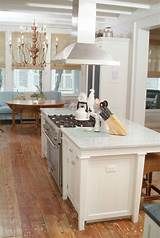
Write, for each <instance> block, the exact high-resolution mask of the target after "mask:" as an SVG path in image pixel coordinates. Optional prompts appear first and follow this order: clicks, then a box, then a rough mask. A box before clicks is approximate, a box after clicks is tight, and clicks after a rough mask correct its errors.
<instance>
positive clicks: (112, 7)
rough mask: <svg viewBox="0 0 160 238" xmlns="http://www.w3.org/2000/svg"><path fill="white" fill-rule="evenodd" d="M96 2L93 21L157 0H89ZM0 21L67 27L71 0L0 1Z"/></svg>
mask: <svg viewBox="0 0 160 238" xmlns="http://www.w3.org/2000/svg"><path fill="white" fill-rule="evenodd" d="M93 1H96V2H97V21H99V22H102V23H103V22H104V23H105V22H106V19H107V21H108V19H110V20H113V19H117V17H119V16H120V15H131V14H132V13H133V12H134V11H136V10H137V9H139V8H142V9H146V11H147V9H148V8H149V7H150V6H151V5H153V4H155V3H157V2H158V3H159V2H160V0H93ZM0 11H1V12H0V22H11V23H13V22H15V23H16V22H18V23H26V22H28V23H30V22H33V19H34V17H35V18H36V20H37V21H38V22H40V23H42V22H43V23H44V24H51V25H54V26H56V25H58V26H59V25H61V26H62V27H63V26H64V27H71V13H72V0H45V1H44V0H5V1H4V0H0Z"/></svg>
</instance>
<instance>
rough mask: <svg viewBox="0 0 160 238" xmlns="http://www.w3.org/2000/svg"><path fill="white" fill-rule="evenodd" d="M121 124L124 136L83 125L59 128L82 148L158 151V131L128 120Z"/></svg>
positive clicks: (59, 110) (60, 110) (64, 111)
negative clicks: (126, 133)
mask: <svg viewBox="0 0 160 238" xmlns="http://www.w3.org/2000/svg"><path fill="white" fill-rule="evenodd" d="M41 112H42V113H44V114H45V115H51V114H62V115H63V114H74V112H75V111H73V110H71V109H65V108H45V109H41ZM123 124H124V125H125V127H126V128H127V130H128V135H126V136H116V135H110V134H108V133H107V132H106V131H104V130H103V129H101V131H100V132H94V130H93V129H92V130H90V128H84V127H81V128H79V127H77V128H62V129H61V130H62V132H63V133H64V134H65V135H66V136H67V137H68V138H69V139H70V140H71V141H72V142H73V143H74V144H76V146H78V147H79V148H80V149H82V150H93V149H94V150H101V149H118V148H121V149H122V148H142V147H143V148H144V147H145V148H147V147H156V148H157V147H159V150H158V151H160V133H158V132H155V131H153V130H151V129H148V128H145V127H144V126H141V125H139V124H137V123H134V122H131V121H128V120H123Z"/></svg>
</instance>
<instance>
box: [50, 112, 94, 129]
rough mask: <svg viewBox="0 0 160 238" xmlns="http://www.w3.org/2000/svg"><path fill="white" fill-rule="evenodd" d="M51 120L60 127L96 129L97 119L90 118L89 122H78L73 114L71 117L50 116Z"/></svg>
mask: <svg viewBox="0 0 160 238" xmlns="http://www.w3.org/2000/svg"><path fill="white" fill-rule="evenodd" d="M49 118H50V119H51V120H52V121H53V122H54V123H55V124H56V126H58V127H77V126H78V127H94V125H95V119H94V118H93V117H92V116H90V119H89V120H87V121H78V120H76V119H75V116H74V115H73V114H70V115H61V114H60V115H49Z"/></svg>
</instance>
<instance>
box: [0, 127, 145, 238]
mask: <svg viewBox="0 0 160 238" xmlns="http://www.w3.org/2000/svg"><path fill="white" fill-rule="evenodd" d="M3 129H4V130H5V136H4V137H3V138H5V139H3V138H2V137H1V138H0V238H123V237H129V238H130V237H131V238H142V231H143V222H144V214H143V212H141V213H140V218H139V223H137V224H133V223H132V222H131V221H130V220H126V219H124V220H119V221H108V222H107V221H106V222H101V223H94V224H87V225H86V229H85V231H81V232H79V231H78V230H77V226H78V222H77V213H76V211H75V210H74V208H73V206H72V204H71V202H70V201H69V200H67V201H63V200H62V198H61V195H60V193H59V191H58V190H57V187H56V185H55V183H54V181H53V179H52V178H51V177H50V175H49V173H48V169H47V163H46V160H44V159H41V151H40V133H39V132H37V130H35V129H30V128H27V127H19V128H18V129H17V130H15V131H12V130H11V129H10V126H4V127H3Z"/></svg>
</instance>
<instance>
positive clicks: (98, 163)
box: [86, 156, 135, 220]
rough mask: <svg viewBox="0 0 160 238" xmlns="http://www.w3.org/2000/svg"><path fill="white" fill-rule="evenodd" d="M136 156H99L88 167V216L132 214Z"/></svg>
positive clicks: (90, 161) (89, 217)
mask: <svg viewBox="0 0 160 238" xmlns="http://www.w3.org/2000/svg"><path fill="white" fill-rule="evenodd" d="M134 164H135V162H134V159H133V158H132V157H130V156H117V157H116V156H108V157H104V158H103V157H98V158H95V159H92V160H89V161H88V166H87V189H86V194H87V196H86V199H87V207H86V212H87V217H88V220H90V219H93V218H95V216H96V218H97V219H103V218H104V217H106V218H107V217H109V216H110V214H111V213H112V217H114V216H115V217H116V216H119V217H120V216H121V215H123V216H124V214H125V215H126V216H128V215H129V214H131V209H132V202H133V201H132V194H133V184H134V169H133V168H134Z"/></svg>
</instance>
